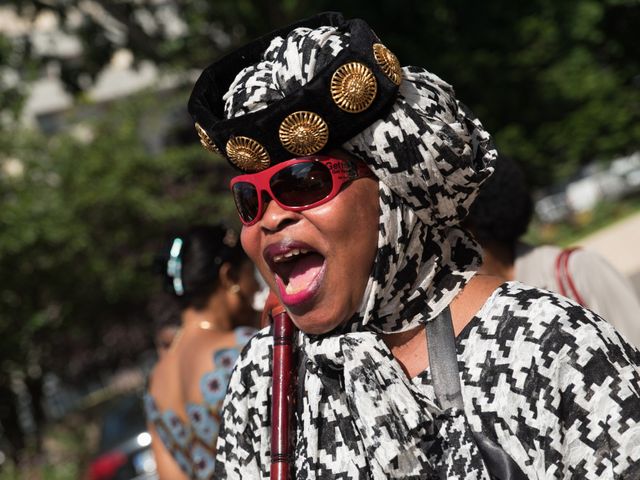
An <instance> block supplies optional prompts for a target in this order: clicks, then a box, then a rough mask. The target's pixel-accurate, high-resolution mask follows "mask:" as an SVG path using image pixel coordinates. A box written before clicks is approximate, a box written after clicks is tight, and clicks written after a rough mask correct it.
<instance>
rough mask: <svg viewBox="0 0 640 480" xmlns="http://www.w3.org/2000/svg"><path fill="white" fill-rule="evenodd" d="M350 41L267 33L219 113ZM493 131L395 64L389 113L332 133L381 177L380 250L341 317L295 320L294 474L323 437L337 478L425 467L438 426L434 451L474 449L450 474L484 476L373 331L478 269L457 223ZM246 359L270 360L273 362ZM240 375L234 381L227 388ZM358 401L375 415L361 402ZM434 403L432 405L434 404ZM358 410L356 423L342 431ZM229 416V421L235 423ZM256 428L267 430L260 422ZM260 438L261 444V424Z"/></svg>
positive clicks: (437, 85)
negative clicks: (314, 322) (306, 322)
mask: <svg viewBox="0 0 640 480" xmlns="http://www.w3.org/2000/svg"><path fill="white" fill-rule="evenodd" d="M349 41H350V38H349V34H348V33H346V32H344V31H341V30H340V29H339V28H337V27H335V26H323V27H319V28H315V29H309V28H298V29H295V30H293V31H291V32H290V33H289V34H288V35H287V36H286V38H283V37H276V38H274V39H273V40H272V41H271V43H270V44H269V46H268V48H267V49H266V50H265V52H264V55H263V57H262V60H261V61H260V62H258V63H256V64H254V65H251V66H249V67H246V68H244V69H243V70H242V71H241V72H240V73H238V75H237V76H236V78H235V80H234V81H233V82H232V84H231V87H230V88H229V91H228V92H227V93H226V95H225V96H224V106H225V115H226V117H227V118H235V117H240V116H243V115H246V114H248V113H251V112H255V111H258V110H261V109H264V108H267V107H268V106H269V105H270V104H272V103H273V102H276V101H278V100H280V99H282V98H284V97H286V96H287V95H289V94H291V93H292V92H294V91H296V90H297V89H299V88H300V87H301V86H303V85H305V84H306V83H307V82H309V81H310V80H311V79H312V78H313V77H314V74H315V73H316V72H317V71H319V70H320V69H322V67H323V66H324V65H325V64H326V63H327V62H328V61H330V60H331V59H333V58H334V57H335V56H336V55H338V53H339V52H340V51H341V50H342V49H343V48H344V46H345V45H346V44H347V43H348V42H349ZM491 145H492V144H491V138H490V136H489V134H488V133H487V132H486V131H485V130H484V129H483V127H482V125H481V123H480V122H479V121H478V120H477V119H476V118H475V117H474V116H473V115H472V114H471V113H470V112H469V111H468V110H467V109H466V108H465V107H463V106H462V105H461V104H460V103H459V102H457V101H456V99H455V97H454V93H453V90H452V88H451V86H449V85H448V84H447V83H445V82H444V81H442V80H441V79H440V78H438V77H437V76H436V75H434V74H432V73H429V72H428V71H426V70H424V69H421V68H415V67H405V68H404V69H403V81H402V83H401V85H400V88H399V92H398V95H397V98H396V100H395V102H394V103H393V105H392V106H391V108H390V109H389V110H388V112H387V114H386V116H384V118H380V119H378V120H377V121H375V122H374V123H372V124H371V125H369V126H368V127H367V128H366V129H365V130H363V131H362V132H360V133H359V134H358V135H356V136H355V137H354V138H352V139H350V140H349V141H348V142H346V143H345V144H343V145H342V148H343V149H344V150H345V151H347V152H349V153H350V154H352V155H355V156H357V157H358V158H360V159H362V160H364V161H365V162H366V163H367V164H368V165H369V167H370V168H371V170H372V171H373V172H374V173H375V175H376V176H377V177H378V179H379V180H380V181H379V203H380V220H379V235H378V253H377V256H376V259H375V261H374V265H373V268H372V271H371V274H370V277H369V280H368V284H367V287H366V292H365V295H364V298H363V302H362V304H361V307H360V309H359V311H358V312H357V314H356V315H355V317H354V318H353V319H352V320H351V321H350V322H349V323H348V325H345V327H344V328H343V329H342V330H341V331H340V332H333V333H332V334H329V335H326V336H323V337H308V336H306V335H304V334H302V333H301V334H300V338H299V341H298V343H299V346H300V348H302V350H303V351H304V356H305V357H306V358H307V359H309V361H310V362H311V363H310V364H309V366H308V368H307V369H306V371H305V373H304V378H303V379H300V380H301V381H302V382H304V385H305V387H304V388H305V399H304V402H303V404H304V405H306V406H308V407H309V408H308V409H306V410H305V412H304V413H303V414H302V415H301V417H300V418H298V421H299V422H302V424H303V425H302V426H301V427H300V426H299V429H298V431H302V432H305V434H304V438H302V437H300V438H298V442H297V446H296V448H297V451H296V458H297V460H296V468H297V469H298V476H299V477H300V478H312V474H311V473H310V472H311V471H313V470H314V467H313V465H314V464H317V463H318V462H323V464H326V463H327V462H325V461H324V460H325V459H323V458H321V457H326V455H328V453H327V452H328V451H331V455H330V457H331V460H330V461H329V462H328V463H329V464H332V465H333V467H332V468H335V469H336V470H335V471H334V473H338V472H339V471H340V469H342V471H343V473H344V475H345V476H344V477H340V478H362V477H361V476H359V477H356V476H353V477H352V476H351V475H350V473H348V472H351V471H353V472H354V475H355V472H360V473H361V472H363V471H368V472H369V473H370V475H365V477H367V478H369V476H371V477H372V478H421V475H424V474H426V473H428V472H434V471H435V469H436V468H437V466H436V465H435V463H437V462H434V461H433V458H430V457H429V455H428V454H427V453H426V448H425V445H426V444H425V441H426V440H425V438H427V437H431V438H433V436H438V435H452V437H451V438H450V439H448V440H447V441H446V442H444V443H445V444H447V445H450V446H451V450H450V452H440V453H441V455H442V456H446V455H453V456H455V455H458V454H457V453H455V452H456V450H459V449H461V450H460V451H473V452H475V453H474V454H473V455H471V457H469V458H470V460H469V461H467V460H465V461H463V462H462V464H464V465H462V464H460V465H462V466H460V470H459V471H458V472H457V474H459V475H460V478H463V477H465V476H467V475H469V477H468V478H474V475H475V478H485V477H484V476H485V475H486V472H484V467H482V462H479V463H478V462H474V459H476V460H477V451H475V445H473V444H472V443H469V442H467V437H468V432H466V431H465V428H464V424H465V421H464V415H462V416H460V415H459V412H458V414H451V415H449V416H447V415H445V417H446V420H442V425H441V428H440V427H438V426H437V423H438V422H435V423H434V422H430V421H429V417H430V415H429V414H425V413H424V412H426V411H427V410H429V408H428V407H427V406H425V400H424V399H416V398H414V394H413V393H412V390H411V388H410V387H409V386H408V385H409V382H410V381H409V380H408V379H407V378H406V376H405V375H404V374H403V373H402V371H401V370H400V368H399V367H398V365H397V364H396V363H395V361H394V360H393V357H392V356H391V355H390V353H389V352H388V349H387V348H386V346H385V345H384V343H383V342H382V340H381V339H380V337H379V334H380V333H390V332H400V331H405V330H409V329H413V328H415V327H417V326H419V325H421V324H424V323H425V322H427V321H429V320H430V319H432V318H434V317H435V316H436V315H437V314H438V313H440V312H441V311H442V310H443V309H444V308H445V307H446V306H447V305H449V304H450V303H451V301H452V300H453V299H454V297H455V296H456V295H457V294H458V293H459V292H460V291H461V289H462V288H463V286H464V285H465V283H466V282H467V281H468V280H469V279H470V278H471V277H472V276H473V275H474V273H475V269H476V267H477V266H478V264H479V258H480V256H479V252H478V248H477V246H476V244H475V243H474V242H473V240H472V239H471V238H470V237H469V236H468V235H467V233H466V232H464V231H463V230H461V229H460V228H459V227H458V224H459V223H460V221H461V219H462V218H463V217H464V216H465V215H466V212H467V210H468V208H469V206H470V204H471V203H472V201H473V199H474V197H475V194H476V192H477V190H478V188H479V186H480V184H481V183H482V181H483V180H484V179H485V178H486V177H487V176H488V175H489V174H490V173H491V169H492V167H491V165H492V162H493V161H494V159H495V157H496V152H495V150H494V149H493V148H492V146H491ZM264 362H267V359H266V358H264ZM260 363H262V361H260ZM376 365H377V367H376ZM367 366H368V367H371V368H374V369H375V371H376V372H375V376H376V379H375V381H371V382H369V381H368V380H371V379H368V380H365V376H364V375H362V374H361V373H362V368H363V367H367ZM255 368H256V371H260V372H266V371H268V369H269V366H268V364H266V363H265V365H255ZM328 371H331V372H336V371H339V372H341V373H340V375H341V377H342V378H343V382H342V384H343V385H345V390H344V391H332V387H331V385H333V386H334V387H336V388H339V387H338V386H339V385H340V384H341V382H337V383H336V382H333V380H332V379H329V378H328V377H326V376H325V374H326V372H328ZM333 375H334V373H332V374H331V375H330V376H333ZM365 382H366V383H365ZM238 388H241V387H240V386H239V385H235V384H234V383H233V381H232V384H231V385H230V391H231V392H233V391H234V389H238ZM368 409H369V410H370V413H371V415H367V414H365V411H366V410H368ZM441 413H442V412H433V411H432V414H433V416H434V417H435V416H436V415H438V414H441ZM250 414H251V415H259V416H264V417H262V418H266V417H267V416H268V415H269V411H268V402H262V403H260V404H259V405H255V410H254V411H252V412H250ZM318 417H325V418H330V419H331V420H332V421H335V422H337V423H338V424H339V425H340V426H339V428H338V430H340V431H341V432H342V433H340V436H341V441H336V439H333V440H329V439H328V438H327V437H326V434H325V433H322V432H320V431H319V430H318V426H317V425H318ZM354 418H356V422H357V424H358V426H359V429H358V432H357V433H355V434H354V435H353V436H351V435H347V434H345V433H344V432H346V431H347V430H349V429H350V428H351V425H352V422H353V421H354ZM431 420H433V418H431ZM225 428H226V429H228V430H230V431H231V430H232V429H233V425H226V427H225ZM423 430H424V431H423ZM447 432H449V433H447ZM254 433H258V432H254ZM258 434H262V435H263V436H267V435H268V433H267V432H266V430H265V431H263V432H262V433H258ZM336 434H337V433H336ZM223 437H224V433H223ZM347 437H349V438H347ZM381 440H384V444H380V442H381ZM327 441H329V443H331V445H329V444H327V443H326V442H327ZM260 443H261V444H262V445H263V446H264V448H265V449H268V445H269V439H268V438H261V439H260ZM427 443H428V442H427ZM266 451H267V450H265V452H266ZM393 459H396V461H393ZM222 460H223V461H225V460H224V459H222ZM454 463H455V462H454ZM219 468H222V467H220V466H219ZM447 468H452V467H451V466H449V467H447ZM362 469H364V470H362ZM219 471H220V470H219ZM303 472H306V473H303ZM450 473H451V472H450ZM454 473H455V472H454ZM358 475H359V474H358Z"/></svg>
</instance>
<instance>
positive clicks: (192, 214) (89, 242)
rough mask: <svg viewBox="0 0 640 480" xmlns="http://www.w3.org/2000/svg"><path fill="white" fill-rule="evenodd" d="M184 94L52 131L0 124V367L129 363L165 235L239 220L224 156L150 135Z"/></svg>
mask: <svg viewBox="0 0 640 480" xmlns="http://www.w3.org/2000/svg"><path fill="white" fill-rule="evenodd" d="M185 96H186V94H185V92H181V93H180V94H179V95H177V97H176V98H174V99H173V100H172V99H171V98H167V96H166V95H163V96H162V97H159V96H157V95H155V94H149V95H144V96H142V97H141V98H130V99H128V100H127V101H122V102H117V103H113V104H110V105H107V106H105V107H104V111H103V116H102V117H99V118H97V119H94V120H92V121H88V122H87V121H84V122H83V123H81V124H79V125H77V126H76V127H75V128H72V129H70V130H69V131H68V132H65V133H62V134H58V135H54V136H50V137H44V136H42V135H39V134H37V133H35V132H27V131H24V130H15V131H3V132H2V133H1V134H0V152H2V161H0V166H1V167H2V169H1V170H0V199H1V202H2V214H1V215H0V271H1V272H3V274H2V276H1V277H0V352H2V359H1V361H0V374H2V373H4V372H9V371H15V370H20V371H23V372H25V374H28V373H29V372H33V371H36V372H41V371H51V370H53V371H56V372H57V373H58V374H60V375H61V376H63V377H66V378H68V379H72V380H78V379H79V378H80V377H82V376H83V375H86V374H87V373H95V371H96V369H98V368H105V367H110V368H114V367H116V366H117V363H118V362H120V363H125V364H126V363H127V362H129V363H131V362H133V361H134V360H135V358H136V356H137V355H138V354H139V353H140V352H141V350H143V349H144V348H149V347H150V346H151V335H152V332H151V328H150V323H149V319H148V318H147V317H148V316H147V314H146V313H145V308H146V303H147V299H148V297H149V294H150V292H151V290H152V289H153V288H154V286H158V285H159V283H160V282H159V280H158V278H154V276H153V272H152V265H153V257H154V253H155V252H156V251H157V249H158V248H159V246H160V244H161V242H162V241H163V240H165V235H167V234H168V233H170V232H169V231H170V230H173V229H179V228H182V227H184V226H186V225H188V224H192V223H205V222H213V221H219V220H220V219H224V218H228V219H230V220H231V221H235V216H234V215H232V212H233V208H232V204H231V202H232V200H231V199H230V198H229V195H228V194H227V193H226V185H227V181H228V178H229V175H230V173H231V172H230V171H228V170H227V166H226V161H224V160H222V159H221V158H215V156H213V155H212V154H210V153H208V152H205V151H204V150H203V149H202V148H201V147H200V145H199V144H198V143H197V142H196V141H195V140H194V142H192V144H191V146H187V147H184V146H182V147H168V148H166V149H165V150H163V151H162V152H160V153H150V151H151V149H150V148H148V147H147V146H146V145H145V143H147V142H149V141H150V138H151V137H149V134H150V132H149V130H148V129H151V130H154V129H156V127H157V124H158V121H159V120H158V119H161V118H163V117H165V118H166V111H167V109H168V108H169V109H170V104H171V103H172V102H173V103H177V104H179V105H182V104H183V103H184V102H185V101H186V100H185ZM80 127H81V128H80ZM158 132H160V133H156V135H160V134H162V135H165V134H166V130H165V131H163V130H158ZM194 137H195V135H194ZM221 192H224V193H221ZM118 329H120V330H118ZM118 332H125V333H124V334H121V335H119V334H118Z"/></svg>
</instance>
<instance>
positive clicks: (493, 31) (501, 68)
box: [11, 0, 640, 186]
mask: <svg viewBox="0 0 640 480" xmlns="http://www.w3.org/2000/svg"><path fill="white" fill-rule="evenodd" d="M11 3H13V4H14V5H17V6H18V7H20V8H21V12H22V14H23V15H32V16H33V15H35V14H36V13H37V12H38V11H42V10H50V11H54V12H55V13H56V15H57V16H58V17H59V19H60V25H61V27H62V28H63V29H64V30H65V32H67V33H68V34H69V35H72V36H74V37H75V38H78V39H79V40H80V42H81V45H82V51H81V53H80V54H79V55H78V56H76V57H74V58H73V59H66V60H65V61H64V62H62V63H61V69H62V76H63V79H64V80H65V82H66V84H67V86H68V87H69V88H70V90H72V91H79V90H81V89H82V88H85V87H86V86H87V85H89V84H90V79H91V78H95V76H96V74H97V73H98V72H99V71H100V70H101V69H102V67H103V66H104V65H105V63H106V62H108V61H109V59H110V58H111V55H112V53H113V52H114V51H115V49H117V48H120V47H124V48H128V49H130V50H131V51H132V52H133V53H134V55H135V58H136V59H137V60H138V61H140V60H144V59H148V60H151V61H153V62H155V63H156V64H157V65H160V66H162V67H163V68H166V69H178V70H185V69H187V70H188V69H201V68H202V67H204V66H206V65H207V64H208V63H210V62H211V61H213V60H215V59H216V58H217V57H218V56H219V55H221V54H222V53H224V52H225V51H227V50H228V49H230V48H232V47H234V46H235V45H237V44H238V43H240V42H243V41H245V40H247V39H249V38H254V37H256V36H258V35H260V34H263V33H266V32H268V31H270V30H272V29H274V28H276V27H279V26H282V25H284V24H287V23H289V22H290V21H292V20H293V19H297V18H300V17H304V16H308V15H312V14H314V13H316V12H318V11H322V10H331V9H338V10H342V11H344V12H345V14H346V15H347V16H348V17H354V16H357V17H362V18H365V19H366V20H367V21H369V23H370V24H371V25H373V27H374V28H375V30H376V31H377V32H378V33H379V35H380V36H381V37H382V38H383V39H384V40H385V42H386V43H387V44H388V45H389V46H390V47H391V48H392V49H393V50H394V51H395V52H396V54H397V55H398V57H399V58H400V59H401V61H402V62H403V63H405V64H416V65H425V66H427V67H428V68H429V69H430V70H432V71H433V72H435V73H437V74H439V75H441V76H442V77H443V78H445V79H447V80H448V81H449V82H451V83H452V84H453V85H455V86H456V89H457V91H458V95H459V97H460V98H462V99H465V101H466V102H468V103H469V106H470V107H471V108H472V109H473V110H474V111H476V113H477V114H478V116H479V117H480V118H481V119H482V120H483V121H484V123H485V124H486V126H487V127H488V128H489V130H490V131H491V132H494V134H495V138H496V140H497V142H498V145H499V147H500V149H501V150H502V151H503V152H505V153H507V154H510V155H512V156H514V157H516V158H517V159H518V160H520V161H521V162H522V163H523V164H524V165H525V168H526V169H527V172H528V174H529V178H530V179H531V182H532V184H533V186H544V185H548V184H549V183H551V182H554V181H556V180H559V179H563V178H566V177H568V176H569V175H571V174H573V173H574V172H575V171H576V169H577V168H578V167H579V166H580V165H583V164H585V163H588V162H590V161H592V160H594V159H596V160H597V159H600V160H605V161H606V160H608V159H611V158H612V157H614V156H616V155H621V154H625V153H630V152H632V151H634V150H636V149H637V148H638V146H639V145H640V121H639V120H640V68H639V67H640V51H639V50H640V47H639V46H638V45H639V42H637V39H636V26H637V25H638V24H639V22H640V2H638V1H637V0H568V1H565V2H550V1H548V0H533V1H531V2H527V3H526V4H522V3H519V2H511V1H508V0H494V1H492V2H480V3H479V2H472V1H469V0H452V1H444V0H407V1H406V2H402V3H401V4H395V3H393V2H384V1H381V0H366V1H365V0H354V1H352V2H348V3H344V2H342V3H340V4H338V3H337V2H335V1H333V0H279V1H272V2H262V1H255V0H254V1H252V0H241V1H238V0H233V1H232V0H226V1H223V0H220V1H216V2H211V1H208V0H194V1H189V2H181V1H178V0H172V1H167V2H156V1H154V0H136V1H132V0H122V1H118V2H109V1H106V0H94V1H92V2H85V1H80V0H70V1H66V2H23V1H21V0H13V2H11ZM47 60H51V58H47Z"/></svg>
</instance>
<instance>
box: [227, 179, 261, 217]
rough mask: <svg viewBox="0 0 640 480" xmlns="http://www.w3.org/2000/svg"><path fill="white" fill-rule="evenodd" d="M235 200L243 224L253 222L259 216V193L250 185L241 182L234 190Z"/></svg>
mask: <svg viewBox="0 0 640 480" xmlns="http://www.w3.org/2000/svg"><path fill="white" fill-rule="evenodd" d="M232 191H233V200H234V201H235V202H236V208H237V209H238V213H239V214H240V218H241V219H242V221H243V222H245V223H249V222H252V221H253V220H254V219H255V218H256V216H257V215H258V206H259V205H258V192H257V191H256V188H255V187H254V186H253V185H251V184H250V183H246V182H239V183H236V184H235V185H234V186H233V188H232Z"/></svg>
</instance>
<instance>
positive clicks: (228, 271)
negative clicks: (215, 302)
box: [218, 262, 238, 290]
mask: <svg viewBox="0 0 640 480" xmlns="http://www.w3.org/2000/svg"><path fill="white" fill-rule="evenodd" d="M236 277H237V275H236V272H235V271H234V269H233V267H232V266H231V264H230V263H229V262H225V263H223V264H222V265H221V266H220V269H219V270H218V281H219V282H220V287H221V288H224V289H225V290H227V289H229V288H231V287H232V286H233V285H235V284H237V283H238V279H237V278H236Z"/></svg>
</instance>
